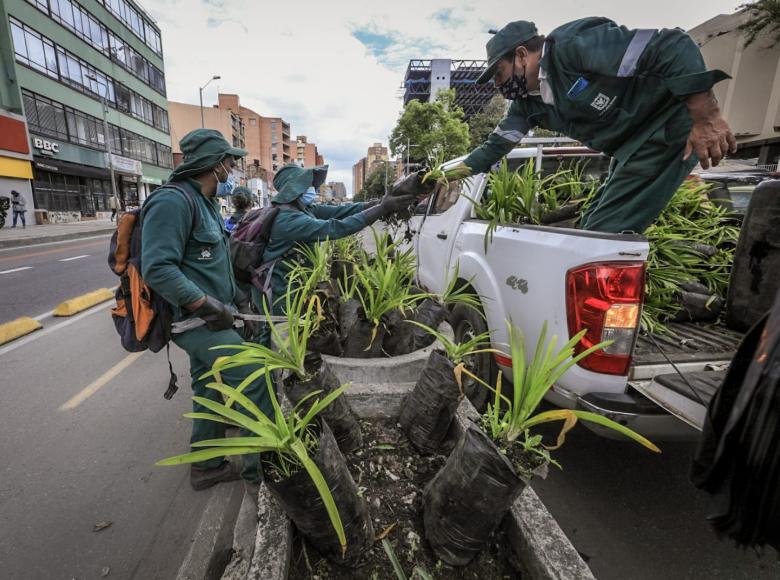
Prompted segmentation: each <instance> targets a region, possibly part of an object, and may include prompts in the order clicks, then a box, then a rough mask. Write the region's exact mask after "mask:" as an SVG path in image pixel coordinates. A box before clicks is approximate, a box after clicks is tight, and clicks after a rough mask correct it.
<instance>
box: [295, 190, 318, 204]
mask: <svg viewBox="0 0 780 580" xmlns="http://www.w3.org/2000/svg"><path fill="white" fill-rule="evenodd" d="M316 197H317V190H316V189H314V188H313V187H310V188H309V189H307V190H306V193H304V194H303V195H302V196H301V197H299V198H298V199H300V200H301V203H302V204H303V205H311V204H312V203H313V202H314V199H315V198H316Z"/></svg>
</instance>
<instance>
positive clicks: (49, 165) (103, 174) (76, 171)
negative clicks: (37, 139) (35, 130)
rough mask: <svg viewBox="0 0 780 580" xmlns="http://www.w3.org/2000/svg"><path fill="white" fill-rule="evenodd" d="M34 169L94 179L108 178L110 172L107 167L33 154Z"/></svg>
mask: <svg viewBox="0 0 780 580" xmlns="http://www.w3.org/2000/svg"><path fill="white" fill-rule="evenodd" d="M33 159H34V163H33V165H34V166H35V169H36V170H40V171H51V172H53V173H62V174H65V175H77V176H79V177H92V178H95V179H108V178H109V177H110V173H109V171H108V169H105V168H102V167H92V166H91V165H80V164H78V163H70V162H68V161H60V160H59V159H52V158H51V157H41V156H38V155H36V156H34V157H33Z"/></svg>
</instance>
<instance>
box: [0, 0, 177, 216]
mask: <svg viewBox="0 0 780 580" xmlns="http://www.w3.org/2000/svg"><path fill="white" fill-rule="evenodd" d="M0 17H2V21H3V22H2V26H3V27H4V29H5V30H4V31H5V33H6V34H4V35H0V37H4V40H3V41H2V42H3V43H5V44H3V45H2V54H3V60H4V64H5V65H6V73H7V74H6V75H4V76H3V79H2V80H0V94H2V95H3V99H2V102H3V103H6V104H7V103H10V106H11V107H14V102H15V101H16V100H17V99H18V100H21V103H22V110H23V113H24V116H25V119H26V123H27V129H28V134H29V144H30V149H31V153H32V161H33V163H32V174H33V175H32V193H33V198H34V205H35V208H37V209H40V210H46V211H47V212H48V216H49V218H50V220H51V221H70V220H74V219H83V218H91V217H96V216H100V215H101V213H103V212H108V211H109V209H108V208H109V205H108V199H109V197H110V196H111V195H112V191H116V194H117V196H118V197H119V198H120V203H121V204H122V205H123V206H135V205H138V204H139V203H140V202H141V201H143V199H145V198H146V196H147V195H148V194H149V193H150V192H151V191H152V190H153V189H154V188H155V187H157V186H158V185H160V184H161V183H163V181H164V180H165V179H166V178H167V177H168V175H169V174H170V171H171V168H172V167H173V160H172V155H171V139H170V129H169V121H168V102H167V99H166V88H165V72H164V69H165V67H164V61H163V50H162V43H161V38H160V30H159V28H158V27H157V25H156V24H155V23H154V21H153V19H152V18H151V17H150V16H149V15H148V14H147V13H146V12H145V11H144V10H143V9H142V8H141V7H140V6H139V5H138V4H137V3H136V2H134V1H131V0H78V1H76V0H0ZM8 37H10V38H11V39H12V42H11V44H12V48H11V47H10V46H6V44H7V40H5V38H8ZM14 93H17V94H14ZM104 104H105V106H104ZM104 123H106V124H107V127H108V129H107V131H106V130H104ZM109 152H110V153H109ZM112 172H113V184H112V182H111V174H112Z"/></svg>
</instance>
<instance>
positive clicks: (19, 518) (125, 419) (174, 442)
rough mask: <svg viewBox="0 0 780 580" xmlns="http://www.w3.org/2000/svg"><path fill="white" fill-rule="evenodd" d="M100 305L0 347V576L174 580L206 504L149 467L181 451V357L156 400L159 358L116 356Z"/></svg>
mask: <svg viewBox="0 0 780 580" xmlns="http://www.w3.org/2000/svg"><path fill="white" fill-rule="evenodd" d="M77 251H82V252H83V251H85V250H84V249H82V250H77ZM88 285H89V287H90V288H92V287H93V286H99V285H100V284H99V283H97V282H96V281H95V280H89V281H88ZM31 291H32V289H31V288H27V290H26V293H30V292H31ZM40 306H41V304H38V303H36V304H35V305H34V306H31V308H36V309H39V308H40ZM107 306H108V305H105V306H101V307H98V309H97V310H96V311H94V312H92V313H90V314H86V315H79V317H78V318H74V319H68V320H66V321H63V320H56V319H50V320H48V321H47V322H46V323H45V329H44V330H43V331H38V332H37V333H34V334H32V335H30V336H29V337H26V338H24V339H20V340H19V341H17V342H15V343H11V344H10V345H5V346H3V347H0V373H2V375H1V376H2V380H0V384H2V388H0V458H2V463H0V578H3V579H6V578H7V579H9V580H28V579H29V580H41V579H55V578H58V579H59V578H61V579H64V580H70V579H78V580H87V579H100V578H102V577H103V576H102V572H103V571H104V569H105V568H109V576H108V577H109V578H112V579H138V580H148V579H160V580H168V579H171V578H174V577H175V576H176V571H177V569H178V567H179V565H180V564H181V562H182V561H183V559H184V557H185V555H186V552H187V550H188V548H189V545H190V542H191V541H192V537H193V533H194V530H195V528H196V526H197V523H198V521H199V518H200V516H201V513H202V510H203V508H204V506H205V504H206V503H207V501H208V500H209V498H210V497H211V493H212V490H207V491H204V492H198V493H196V492H194V491H192V490H191V489H190V486H189V470H188V468H187V467H184V466H182V467H155V466H154V463H155V461H157V460H159V459H161V458H163V457H167V456H170V455H174V454H176V453H182V452H185V451H187V449H188V446H187V442H188V440H189V430H190V424H189V420H187V419H184V418H182V414H183V413H184V412H186V411H187V410H188V408H190V405H191V403H190V399H189V392H188V391H189V387H188V385H189V380H188V378H187V374H188V365H187V361H186V356H184V354H183V353H182V352H181V351H178V350H177V349H173V350H172V355H173V361H174V368H175V370H176V371H177V373H178V374H179V377H180V381H179V383H180V392H179V393H178V394H177V395H176V396H175V397H174V398H173V400H172V401H165V400H164V399H163V397H162V393H163V391H164V389H165V387H166V385H167V380H168V371H167V363H166V360H165V356H164V355H163V354H159V355H154V354H151V353H148V352H147V353H143V354H140V355H137V354H130V353H127V352H125V351H123V350H122V349H121V347H120V345H119V341H118V337H117V335H116V332H115V330H114V328H113V324H112V322H111V319H110V316H109V312H110V310H109V308H108V307H107ZM36 311H37V310H36ZM23 313H25V314H26V313H28V312H26V311H25V312H23ZM99 522H111V525H110V526H109V527H107V528H105V529H103V530H102V531H93V528H94V526H95V525H96V524H98V523H99Z"/></svg>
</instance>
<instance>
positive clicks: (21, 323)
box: [0, 316, 43, 344]
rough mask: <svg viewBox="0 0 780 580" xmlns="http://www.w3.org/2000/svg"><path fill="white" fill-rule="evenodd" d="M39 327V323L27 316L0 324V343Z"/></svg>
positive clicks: (40, 326)
mask: <svg viewBox="0 0 780 580" xmlns="http://www.w3.org/2000/svg"><path fill="white" fill-rule="evenodd" d="M41 328H43V326H42V325H41V323H40V322H38V321H37V320H35V319H33V318H30V317H29V316H22V317H21V318H17V319H16V320H12V321H11V322H6V323H4V324H0V344H5V343H7V342H11V341H12V340H16V339H17V338H19V337H22V336H24V335H25V334H30V333H31V332H35V331H36V330H40V329H41Z"/></svg>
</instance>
